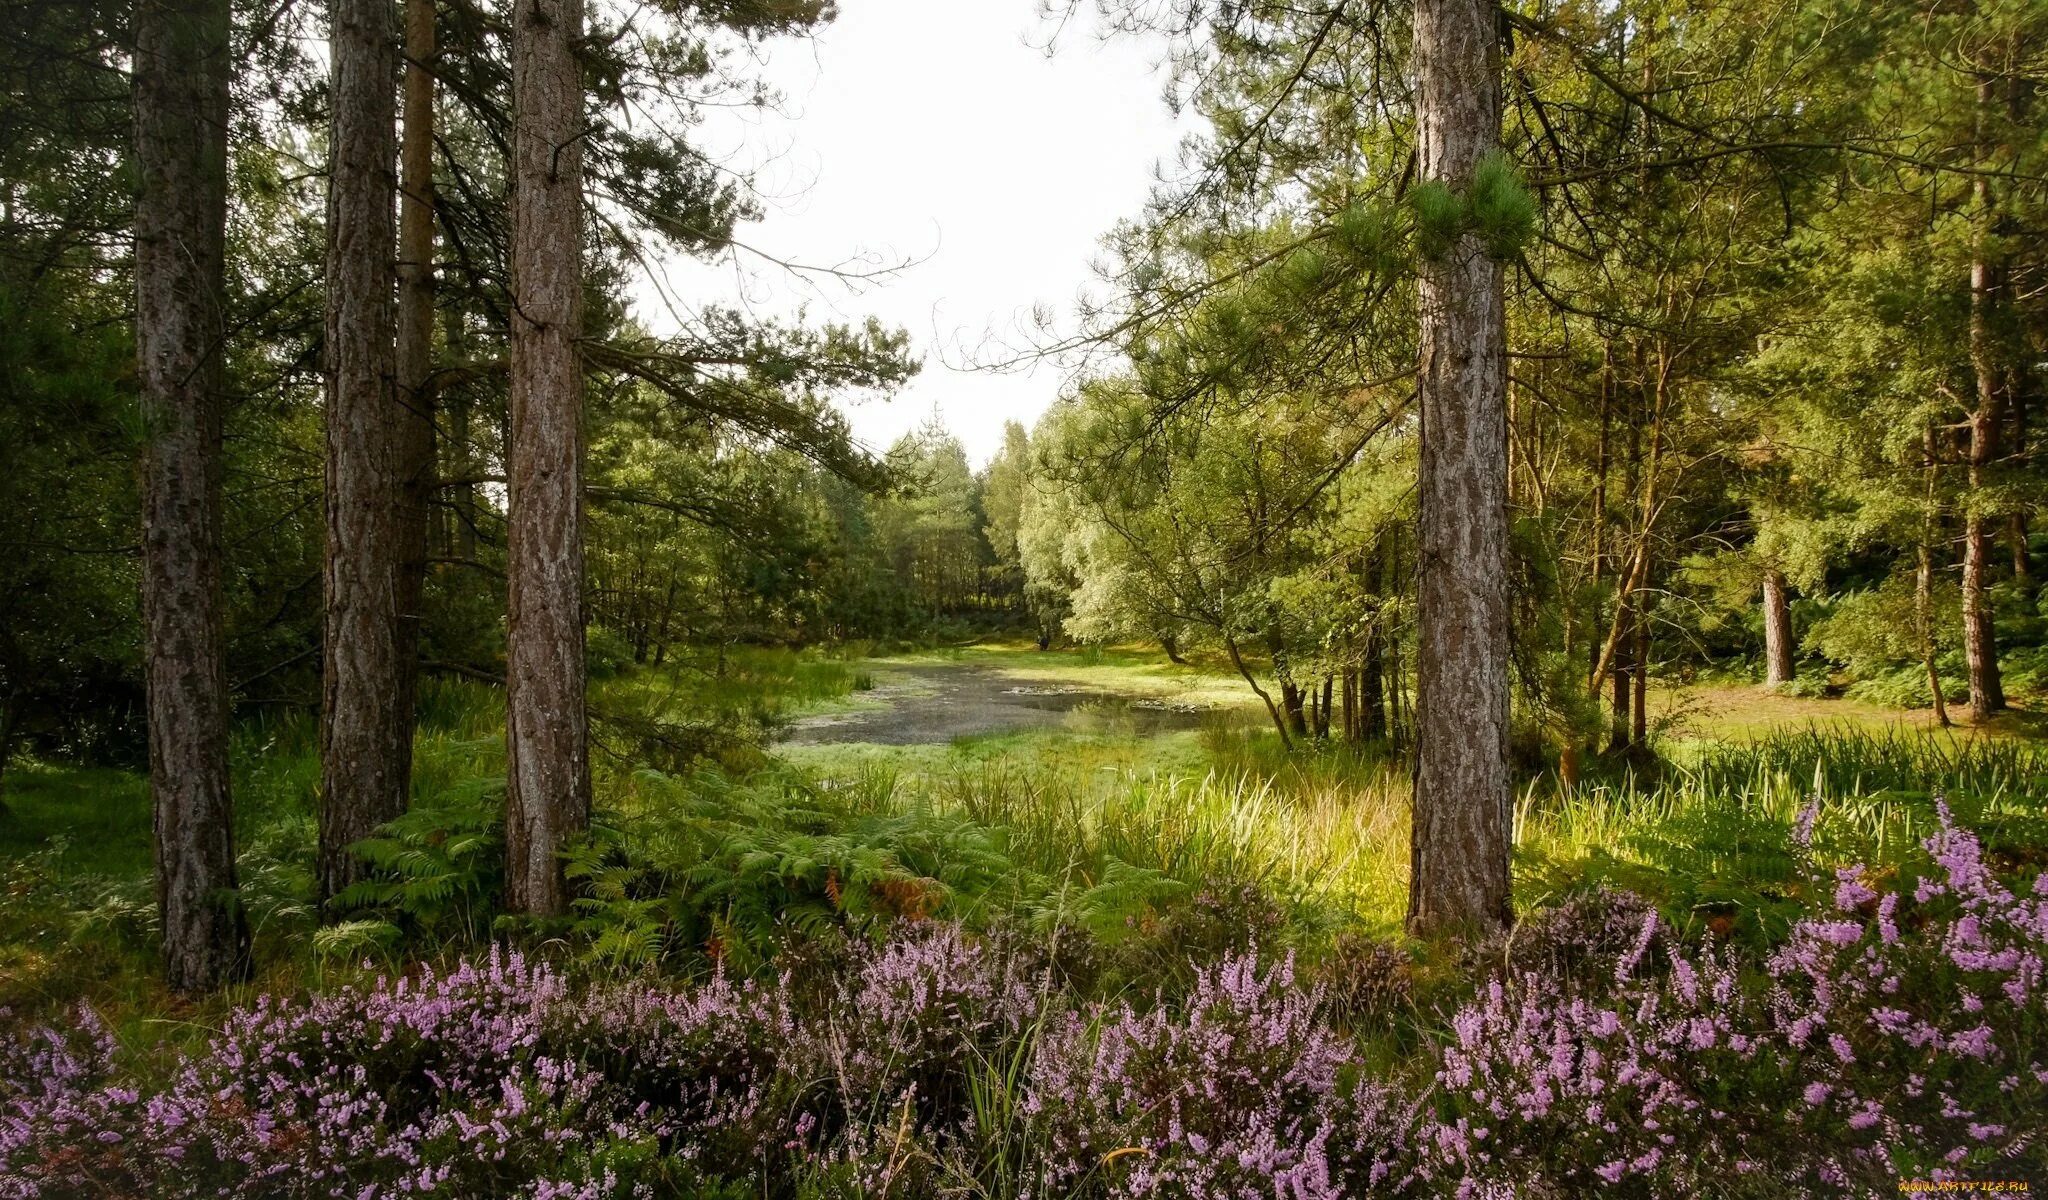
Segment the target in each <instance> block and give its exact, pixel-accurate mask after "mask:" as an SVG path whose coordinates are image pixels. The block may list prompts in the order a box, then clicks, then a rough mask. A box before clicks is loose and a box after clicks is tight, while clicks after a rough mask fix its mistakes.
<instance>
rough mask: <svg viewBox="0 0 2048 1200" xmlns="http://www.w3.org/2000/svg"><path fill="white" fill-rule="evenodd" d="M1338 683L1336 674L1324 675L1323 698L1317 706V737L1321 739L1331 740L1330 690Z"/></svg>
mask: <svg viewBox="0 0 2048 1200" xmlns="http://www.w3.org/2000/svg"><path fill="white" fill-rule="evenodd" d="M1336 685H1337V677H1336V676H1335V675H1325V676H1323V698H1322V702H1321V703H1320V704H1318V705H1317V706H1316V737H1317V738H1318V739H1319V740H1321V741H1329V740H1330V690H1331V689H1332V688H1334V687H1335V686H1336Z"/></svg>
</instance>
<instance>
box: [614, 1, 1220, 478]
mask: <svg viewBox="0 0 2048 1200" xmlns="http://www.w3.org/2000/svg"><path fill="white" fill-rule="evenodd" d="M1091 7H1092V6H1091ZM1053 33H1054V30H1053V28H1052V26H1051V25H1050V23H1048V22H1046V21H1044V20H1042V19H1041V18H1040V16H1039V12H1038V5H1037V0H844V3H843V5H842V11H841V15H840V17H839V19H838V20H837V21H836V22H834V23H833V24H832V25H830V26H828V27H826V29H825V30H824V31H823V33H822V34H821V35H819V36H818V37H816V38H814V39H810V40H806V41H788V42H777V43H773V44H771V45H770V46H769V47H768V48H767V49H766V51H765V53H766V62H765V64H764V66H763V68H762V70H761V74H762V75H763V77H765V78H766V79H767V80H769V81H770V82H771V83H772V84H774V85H775V86H776V87H777V88H779V89H780V90H781V91H782V92H783V94H784V97H785V100H784V103H783V105H782V111H781V112H780V113H766V114H758V113H745V114H741V113H733V112H719V113H716V114H714V115H713V117H712V119H711V121H710V123H709V125H708V127H707V129H706V131H705V132H706V133H707V135H708V138H707V140H708V142H709V143H710V144H711V145H713V146H716V147H719V148H720V149H722V150H726V151H728V152H729V160H730V161H732V162H734V163H735V164H736V165H742V166H746V165H751V166H755V167H756V168H757V183H758V185H759V187H760V189H761V190H762V191H763V192H764V193H766V196H767V200H768V211H767V214H766V217H765V219H764V220H763V221H761V222H760V223H758V224H756V225H754V226H751V227H749V228H747V229H745V230H743V231H742V233H741V235H740V237H741V240H742V241H744V242H745V243H747V244H748V245H751V246H755V247H758V248H759V249H760V250H762V251H763V252H765V253H767V254H771V255H774V256H776V257H778V258H783V259H787V260H795V261H801V262H805V263H811V264H822V265H832V264H837V263H843V262H846V261H847V260H848V259H849V258H852V257H855V256H860V257H863V258H866V259H870V260H873V261H887V262H901V261H904V260H917V261H916V262H915V264H914V265H911V266H909V267H908V268H907V269H905V270H904V271H903V272H902V273H901V274H899V275H897V276H895V277H894V278H892V279H889V280H887V281H884V282H878V283H874V284H871V285H867V286H865V287H862V288H860V289H856V290H849V288H848V287H846V286H845V285H843V284H840V283H838V282H836V281H830V280H827V281H822V282H815V283H808V284H807V283H805V282H802V281H799V280H795V279H792V278H791V277H790V276H789V275H788V273H787V272H785V271H783V270H781V269H780V268H777V267H774V266H772V265H768V264H765V263H762V262H761V261H760V260H758V259H754V260H752V261H753V265H752V266H750V267H748V268H747V276H748V277H747V278H745V279H742V278H739V277H736V276H735V273H734V272H733V271H732V270H731V269H730V268H729V267H726V268H720V269H717V270H715V271H714V270H712V269H710V268H705V267H701V266H696V265H691V264H671V265H670V266H669V267H668V268H667V269H666V270H665V271H664V272H663V273H664V275H665V277H666V279H665V284H666V287H667V289H668V290H669V291H670V292H671V293H672V294H673V295H675V296H676V298H677V300H678V301H680V302H683V303H689V304H693V305H694V304H695V303H698V302H703V301H706V300H713V299H716V300H719V301H723V302H733V301H736V300H742V299H743V300H744V301H745V302H746V303H748V304H749V305H750V306H751V307H752V308H754V309H755V310H756V311H760V312H763V313H766V314H773V315H789V314H793V313H794V312H795V311H796V309H797V308H798V307H799V306H800V305H801V306H803V307H805V308H806V309H807V311H808V316H809V317H810V319H812V320H814V321H827V320H848V321H858V320H859V319H861V318H863V317H865V316H866V315H868V314H873V315H874V316H876V317H878V318H880V319H881V320H882V321H883V323H884V324H886V325H891V326H900V327H902V328H905V329H907V330H909V332H910V335H911V337H912V339H913V342H914V349H915V352H916V353H917V354H919V355H920V356H921V357H922V358H923V361H924V369H923V370H922V371H921V372H920V373H919V374H918V376H917V377H916V378H915V379H914V380H912V382H911V383H910V385H909V386H908V387H906V388H904V389H903V390H902V391H901V392H899V393H898V394H897V396H896V397H895V399H893V400H891V401H887V402H883V401H878V400H869V401H867V402H865V403H861V404H857V405H852V406H850V407H848V409H847V411H848V414H849V416H850V418H851V420H852V422H853V428H854V433H855V435H856V436H857V437H858V438H859V439H860V440H861V441H862V442H864V443H866V444H868V445H870V446H873V447H876V448H882V447H886V446H887V445H888V444H889V443H890V442H891V441H893V440H894V439H895V438H896V437H897V436H898V435H900V434H902V433H904V432H905V431H907V430H909V429H912V428H914V427H916V426H917V425H918V424H920V423H921V422H922V421H924V420H925V419H926V418H927V417H929V416H930V415H931V413H932V410H933V408H934V406H936V407H937V409H938V412H939V414H940V416H941V418H942V419H943V420H944V422H945V424H946V425H947V427H948V428H950V429H951V430H952V431H953V432H954V433H956V434H958V435H959V437H960V438H961V440H962V441H963V442H965V443H966V446H967V450H968V454H969V457H970V458H972V459H973V460H974V461H975V462H976V463H980V462H983V461H985V460H986V459H987V458H988V457H989V456H990V455H991V454H992V453H993V452H994V451H995V450H996V448H997V447H998V446H999V445H1000V444H1001V441H1002V427H1003V422H1004V421H1005V420H1006V419H1016V420H1020V421H1022V422H1024V424H1025V425H1027V426H1028V425H1030V424H1031V423H1032V422H1033V421H1035V420H1036V419H1037V417H1038V415H1039V414H1040V413H1041V412H1043V411H1044V409H1045V407H1046V406H1047V405H1048V404H1050V403H1051V402H1052V400H1053V398H1054V396H1055V395H1056V394H1057V393H1058V391H1059V386H1060V383H1061V378H1060V375H1059V373H1058V371H1057V370H1055V369H1054V368H1053V367H1052V366H1050V365H1041V366H1039V367H1037V368H1036V369H1035V370H1031V371H1028V372H1023V371H1019V372H1010V373H992V372H989V371H985V370H974V369H972V364H973V363H974V362H976V361H987V360H988V359H989V358H991V357H993V356H994V350H993V347H992V346H991V342H990V339H991V338H996V339H1005V340H1007V341H1008V342H1009V343H1010V344H1013V345H1021V344H1024V341H1025V340H1026V339H1025V335H1024V333H1023V331H1025V330H1027V329H1028V328H1029V324H1030V320H1031V313H1032V310H1033V308H1034V306H1045V307H1047V308H1050V309H1051V310H1052V311H1053V312H1054V313H1055V314H1056V315H1057V316H1058V317H1059V318H1060V325H1061V327H1062V328H1071V326H1072V324H1073V321H1072V314H1073V311H1074V307H1075V300H1076V298H1077V297H1078V296H1079V295H1080V293H1081V292H1082V290H1083V289H1084V288H1085V287H1086V286H1087V285H1088V284H1089V282H1090V281H1091V279H1092V276H1091V274H1090V271H1089V263H1090V260H1091V259H1092V258H1093V257H1094V256H1095V254H1096V251H1097V241H1098V239H1099V238H1100V237H1101V236H1102V235H1103V234H1104V233H1106V232H1108V231H1109V229H1110V228H1111V226H1113V225H1114V224H1115V223H1116V222H1117V221H1118V220H1119V219H1120V218H1124V217H1130V216H1135V215H1137V214H1138V212H1139V210H1140V208H1141V206H1142V204H1143V202H1144V200H1145V197H1146V194H1147V192H1148V189H1149V186H1150V184H1151V183H1152V181H1153V179H1154V177H1155V172H1156V170H1157V169H1158V167H1159V166H1160V165H1161V164H1162V163H1163V164H1166V165H1169V166H1170V165H1171V163H1172V160H1173V154H1174V151H1175V148H1176V147H1177V145H1178V143H1179V140H1180V137H1181V135H1182V132H1183V129H1184V128H1185V126H1184V125H1183V124H1182V123H1178V122H1176V121H1175V119H1174V118H1173V117H1172V116H1171V115H1170V114H1169V113H1168V112H1167V109H1166V106H1165V104H1164V102H1163V101H1162V100H1161V98H1160V97H1161V90H1162V87H1163V84H1164V77H1163V75H1162V74H1161V73H1160V71H1159V69H1158V60H1159V58H1160V54H1161V47H1160V46H1159V45H1157V44H1152V43H1147V42H1141V41H1136V40H1132V39H1128V38H1118V39H1112V40H1110V41H1108V42H1104V41H1103V40H1102V39H1101V38H1099V37H1097V36H1095V30H1094V28H1093V26H1092V23H1091V21H1090V20H1088V19H1087V18H1085V17H1082V18H1077V19H1076V20H1075V21H1074V22H1072V23H1070V24H1069V26H1068V27H1067V28H1066V29H1065V30H1064V31H1063V32H1061V33H1060V35H1059V36H1058V38H1057V40H1056V41H1054V45H1053V52H1052V53H1051V54H1050V55H1048V54H1047V52H1046V50H1045V49H1044V47H1045V44H1046V42H1047V41H1048V40H1050V39H1052V35H1053ZM650 298H651V297H650ZM641 308H642V313H643V316H645V317H646V318H647V319H649V320H650V321H656V322H659V321H660V319H661V318H660V313H661V309H660V306H659V305H658V304H651V303H649V304H643V305H642V306H641Z"/></svg>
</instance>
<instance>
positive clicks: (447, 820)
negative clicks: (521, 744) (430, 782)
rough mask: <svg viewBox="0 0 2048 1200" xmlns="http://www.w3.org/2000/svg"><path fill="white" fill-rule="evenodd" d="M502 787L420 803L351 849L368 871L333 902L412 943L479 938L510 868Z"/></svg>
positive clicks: (476, 787) (489, 783)
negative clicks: (506, 862)
mask: <svg viewBox="0 0 2048 1200" xmlns="http://www.w3.org/2000/svg"><path fill="white" fill-rule="evenodd" d="M502 795H503V784H502V783H501V782H499V781H496V780H476V781H472V782H470V783H468V784H465V785H464V786H461V787H458V788H454V789H451V790H449V791H446V792H443V793H441V794H440V795H438V796H435V797H433V798H432V799H431V800H425V801H422V802H420V803H418V804H416V805H414V806H413V808H412V809H411V810H410V811H408V812H407V813H405V814H404V815H403V816H401V817H399V818H398V819H397V820H395V821H392V822H390V823H388V824H386V825H385V826H384V827H383V831H382V832H381V833H380V834H379V835H378V836H376V837H372V838H365V839H364V840H362V841H360V842H357V843H356V844H355V845H353V846H351V847H349V849H350V850H351V851H352V852H353V853H354V854H355V855H356V857H358V858H359V859H361V860H362V862H363V864H364V865H365V866H367V867H368V868H369V872H368V874H366V875H365V876H364V877H363V878H362V879H360V880H358V881H357V882H356V883H354V884H352V885H350V886H349V887H347V888H344V889H343V890H342V891H341V892H340V893H338V894H337V895H336V896H335V897H334V899H333V906H334V908H335V909H336V910H337V911H340V912H352V913H358V914H360V915H361V917H362V919H364V920H373V921H379V922H382V923H384V924H388V925H390V926H392V927H393V928H395V929H398V930H400V931H401V932H402V934H403V935H404V936H405V937H407V938H409V939H414V940H422V941H432V942H437V943H446V942H466V941H475V940H478V939H479V938H481V937H483V936H485V935H486V934H487V932H488V930H487V928H486V926H487V922H488V917H489V913H490V909H491V905H492V902H493V899H494V898H495V897H496V896H497V894H498V891H499V888H500V884H501V881H502V878H503V872H504V865H503V863H504V838H503V820H504V816H503V805H502V801H501V797H502Z"/></svg>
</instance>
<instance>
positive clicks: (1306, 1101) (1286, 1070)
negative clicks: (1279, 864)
mask: <svg viewBox="0 0 2048 1200" xmlns="http://www.w3.org/2000/svg"><path fill="white" fill-rule="evenodd" d="M1322 1010H1323V995H1322V992H1321V990H1320V989H1317V988H1313V987H1309V988H1301V987H1297V986H1296V985H1295V977H1294V966H1293V962H1292V959H1283V960H1281V961H1280V962H1278V963H1275V964H1272V965H1270V966H1267V967H1265V968H1264V969H1263V970H1262V969H1261V966H1260V964H1259V961H1258V958H1257V956H1256V955H1255V954H1252V953H1246V954H1243V955H1237V956H1233V957H1231V958H1228V959H1225V960H1224V961H1223V962H1221V963H1218V964H1216V965H1215V966H1213V967H1210V968H1207V969H1205V970H1203V971H1201V972H1199V973H1198V974H1197V975H1196V977H1195V984H1194V989H1193V993H1192V994H1191V995H1190V996H1189V997H1188V999H1187V1000H1186V1001H1185V1003H1184V1004H1181V1005H1170V1004H1167V1003H1164V1002H1161V1003H1159V1004H1157V1005H1156V1006H1155V1007H1153V1008H1152V1009H1151V1010H1150V1011H1145V1012H1140V1011H1138V1010H1137V1009H1135V1008H1133V1007H1131V1006H1129V1005H1125V1006H1122V1007H1120V1008H1118V1009H1115V1010H1112V1011H1110V1012H1106V1013H1098V1014H1096V1015H1095V1017H1094V1019H1093V1020H1092V1021H1091V1020H1089V1019H1086V1018H1084V1017H1083V1016H1082V1015H1080V1014H1069V1015H1068V1016H1067V1017H1066V1018H1065V1020H1064V1021H1063V1022H1062V1023H1061V1024H1060V1026H1059V1027H1058V1028H1057V1029H1056V1030H1055V1031H1054V1032H1053V1033H1052V1034H1050V1035H1049V1036H1048V1038H1047V1041H1046V1042H1045V1044H1044V1047H1043V1050H1042V1052H1041V1054H1040V1056H1039V1059H1038V1062H1037V1063H1036V1064H1035V1066H1034V1069H1033V1072H1032V1077H1031V1084H1030V1088H1029V1091H1028V1095H1027V1100H1026V1102H1025V1110H1026V1112H1027V1113H1028V1114H1029V1115H1030V1116H1031V1117H1032V1118H1033V1119H1034V1120H1036V1121H1038V1122H1041V1123H1042V1125H1043V1127H1044V1131H1043V1134H1042V1139H1043V1144H1044V1146H1045V1151H1044V1153H1045V1159H1044V1162H1043V1165H1042V1171H1043V1174H1044V1177H1045V1180H1044V1181H1045V1184H1046V1186H1047V1187H1048V1189H1049V1190H1050V1192H1051V1194H1055V1195H1058V1194H1064V1191H1063V1190H1064V1189H1071V1188H1075V1187H1078V1186H1081V1185H1083V1184H1087V1185H1093V1186H1094V1187H1096V1188H1100V1189H1102V1190H1106V1191H1107V1192H1108V1193H1109V1194H1110V1195H1113V1196H1153V1195H1159V1196H1186V1197H1219V1198H1220V1197H1226V1196H1232V1197H1234V1196H1246V1195H1260V1196H1267V1195H1279V1196H1297V1197H1303V1198H1308V1197H1317V1198H1321V1197H1338V1196H1345V1195H1364V1194H1368V1193H1370V1194H1380V1195H1391V1194H1396V1193H1398V1192H1399V1191H1401V1190H1403V1189H1405V1188H1407V1187H1409V1186H1411V1185H1412V1184H1413V1183H1414V1182H1415V1179H1416V1167H1415V1164H1414V1163H1413V1162H1411V1161H1409V1160H1408V1159H1407V1157H1406V1155H1407V1152H1408V1149H1409V1147H1410V1146H1411V1144H1412V1143H1411V1139H1410V1131H1409V1126H1410V1124H1411V1123H1412V1119H1413V1115H1414V1114H1413V1111H1412V1110H1411V1109H1410V1108H1409V1107H1407V1106H1405V1105H1404V1104H1403V1103H1402V1102H1401V1101H1400V1100H1399V1099H1397V1097H1396V1094H1395V1093H1394V1092H1392V1091H1391V1090H1389V1089H1386V1088H1384V1087H1382V1086H1381V1085H1379V1084H1377V1083H1374V1082H1370V1081H1367V1080H1364V1079H1362V1078H1361V1077H1360V1072H1359V1071H1358V1069H1357V1066H1358V1064H1357V1062H1356V1058H1355V1051H1354V1048H1353V1046H1352V1044H1351V1042H1350V1041H1349V1040H1348V1039H1346V1038H1344V1037H1342V1036H1340V1035H1338V1034H1337V1033H1336V1032H1335V1031H1333V1030H1332V1029H1331V1028H1330V1026H1329V1025H1328V1023H1327V1022H1326V1021H1324V1019H1323V1011H1322Z"/></svg>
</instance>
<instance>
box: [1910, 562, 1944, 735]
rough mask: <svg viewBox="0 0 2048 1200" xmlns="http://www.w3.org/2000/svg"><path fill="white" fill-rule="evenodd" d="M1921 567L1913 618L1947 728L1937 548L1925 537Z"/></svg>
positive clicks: (1937, 716)
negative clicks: (1937, 654)
mask: <svg viewBox="0 0 2048 1200" xmlns="http://www.w3.org/2000/svg"><path fill="white" fill-rule="evenodd" d="M1917 549H1918V551H1919V569H1918V570H1917V571H1915V572H1914V576H1913V618H1914V624H1915V625H1917V626H1918V633H1919V636H1920V664H1921V666H1923V667H1924V668H1926V671H1927V694H1928V696H1929V697H1930V698H1931V699H1932V700H1933V702H1934V722H1935V724H1937V725H1939V726H1941V727H1942V728H1943V729H1947V728H1948V726H1949V719H1948V697H1946V696H1944V695H1942V692H1941V672H1940V670H1938V669H1937V668H1936V667H1935V664H1934V551H1933V550H1932V548H1930V547H1929V546H1928V544H1927V543H1926V541H1925V540H1922V541H1921V543H1920V544H1919V546H1918V547H1917Z"/></svg>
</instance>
